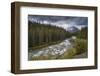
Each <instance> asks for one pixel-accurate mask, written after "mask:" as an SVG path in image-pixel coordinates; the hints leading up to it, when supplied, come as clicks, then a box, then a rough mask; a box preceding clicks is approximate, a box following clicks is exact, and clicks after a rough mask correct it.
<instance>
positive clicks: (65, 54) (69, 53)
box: [60, 48, 76, 59]
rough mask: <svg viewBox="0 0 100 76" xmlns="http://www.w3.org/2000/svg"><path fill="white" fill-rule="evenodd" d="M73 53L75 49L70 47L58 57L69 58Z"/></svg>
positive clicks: (74, 53)
mask: <svg viewBox="0 0 100 76" xmlns="http://www.w3.org/2000/svg"><path fill="white" fill-rule="evenodd" d="M75 55H76V49H75V48H70V49H68V50H67V51H66V52H65V53H64V54H63V55H62V56H61V57H60V58H61V59H69V58H73V57H74V56H75Z"/></svg>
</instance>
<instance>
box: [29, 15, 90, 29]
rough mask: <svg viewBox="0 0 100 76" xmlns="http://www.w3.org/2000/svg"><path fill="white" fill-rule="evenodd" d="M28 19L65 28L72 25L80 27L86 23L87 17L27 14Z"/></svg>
mask: <svg viewBox="0 0 100 76" xmlns="http://www.w3.org/2000/svg"><path fill="white" fill-rule="evenodd" d="M28 20H29V21H31V22H33V23H34V22H37V23H40V24H51V25H53V26H58V27H63V28H64V29H66V30H67V28H68V27H72V26H75V27H77V28H78V29H81V28H82V27H86V26H87V25H88V18H87V17H74V16H43V15H28Z"/></svg>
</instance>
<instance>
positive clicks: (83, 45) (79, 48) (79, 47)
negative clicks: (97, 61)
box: [74, 39, 87, 54]
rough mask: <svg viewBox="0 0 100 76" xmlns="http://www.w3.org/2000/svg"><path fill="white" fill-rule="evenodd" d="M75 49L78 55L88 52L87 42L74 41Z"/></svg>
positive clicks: (81, 40)
mask: <svg viewBox="0 0 100 76" xmlns="http://www.w3.org/2000/svg"><path fill="white" fill-rule="evenodd" d="M74 48H75V49H76V54H81V53H83V52H86V51H87V41H86V40H85V39H76V40H75V41H74Z"/></svg>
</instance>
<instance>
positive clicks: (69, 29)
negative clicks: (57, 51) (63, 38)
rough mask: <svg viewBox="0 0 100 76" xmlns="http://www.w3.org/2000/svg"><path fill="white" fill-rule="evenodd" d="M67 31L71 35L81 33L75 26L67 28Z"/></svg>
mask: <svg viewBox="0 0 100 76" xmlns="http://www.w3.org/2000/svg"><path fill="white" fill-rule="evenodd" d="M67 31H68V32H71V33H74V32H77V31H79V29H78V28H77V27H75V26H71V27H68V28H67Z"/></svg>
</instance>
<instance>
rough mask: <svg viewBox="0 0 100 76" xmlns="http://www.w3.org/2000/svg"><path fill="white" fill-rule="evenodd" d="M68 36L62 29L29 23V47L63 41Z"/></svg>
mask: <svg viewBox="0 0 100 76" xmlns="http://www.w3.org/2000/svg"><path fill="white" fill-rule="evenodd" d="M66 35H67V34H66V30H65V29H63V28H61V27H57V26H51V25H44V24H39V23H32V22H30V21H29V22H28V44H29V45H28V46H29V47H34V46H39V45H43V44H48V43H53V42H57V41H62V40H64V39H66Z"/></svg>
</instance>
